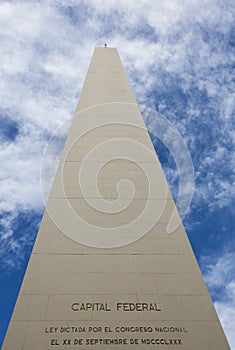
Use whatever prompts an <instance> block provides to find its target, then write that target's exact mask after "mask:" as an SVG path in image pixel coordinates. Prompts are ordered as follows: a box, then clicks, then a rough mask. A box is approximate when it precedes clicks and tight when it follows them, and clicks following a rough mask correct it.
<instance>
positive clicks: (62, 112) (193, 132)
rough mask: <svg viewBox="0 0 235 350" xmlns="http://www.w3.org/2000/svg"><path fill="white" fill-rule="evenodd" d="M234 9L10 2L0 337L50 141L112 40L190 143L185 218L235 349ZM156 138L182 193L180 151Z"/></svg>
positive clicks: (34, 221)
mask: <svg viewBox="0 0 235 350" xmlns="http://www.w3.org/2000/svg"><path fill="white" fill-rule="evenodd" d="M234 15H235V5H234V1H232V0H207V1H205V0H183V1H181V0H159V1H151V0H139V1H138V3H137V2H136V1H132V0H129V1H126V0H102V1H101V0H86V1H80V0H53V1H52V0H42V1H36V0H34V1H33V0H28V1H13V0H12V1H4V0H2V1H1V3H0V74H1V79H0V123H1V124H0V125H1V128H0V142H1V147H0V161H1V168H0V181H1V187H0V188H1V190H0V227H1V233H0V259H1V264H0V297H1V298H0V344H1V341H2V339H3V337H4V334H5V331H6V328H7V324H8V320H9V318H10V315H11V312H12V308H13V306H14V302H15V299H16V297H17V293H18V290H19V288H20V283H21V281H22V278H23V274H24V271H25V268H26V266H27V261H28V258H29V256H30V251H31V249H32V245H33V242H34V239H35V235H36V233H37V229H38V226H39V223H40V219H41V216H42V213H43V208H44V204H43V200H42V196H41V190H40V167H41V160H42V156H43V151H44V148H45V146H46V144H47V142H48V140H49V139H50V137H51V135H52V133H53V131H54V130H55V129H56V128H57V127H58V126H60V125H61V124H62V123H64V122H65V121H66V120H69V119H70V118H71V117H72V115H73V112H74V110H75V107H76V103H77V100H78V97H79V92H80V91H81V88H82V84H83V81H84V78H85V74H86V71H87V68H88V64H89V61H90V58H91V55H92V51H93V48H94V47H95V46H103V45H104V43H105V42H107V43H108V45H109V46H114V47H117V48H118V51H119V54H120V56H121V59H122V62H123V64H124V67H125V69H126V72H127V74H128V77H129V79H130V82H131V84H132V87H133V90H134V92H135V94H136V97H137V100H138V103H139V104H141V105H144V106H147V107H150V108H152V109H154V110H156V111H157V112H159V113H161V115H163V116H164V117H165V118H167V119H168V120H169V121H170V122H171V123H172V124H173V125H174V127H175V128H177V129H178V131H179V132H180V133H181V135H182V137H183V139H184V141H185V143H186V145H187V147H188V149H189V151H190V154H191V157H192V161H193V166H194V176H195V177H194V181H195V191H194V196H193V200H192V203H191V206H190V209H189V213H188V215H187V216H186V217H185V219H184V224H185V227H186V230H187V233H188V235H189V238H190V241H191V244H192V246H193V249H194V252H195V254H196V257H197V259H198V261H199V264H200V267H201V270H202V272H203V274H204V277H205V280H206V283H207V286H208V288H209V290H210V293H211V295H212V298H213V301H214V304H215V307H216V310H217V312H218V315H219V317H220V320H221V322H222V324H223V327H224V330H225V332H226V335H227V337H228V339H229V342H230V345H231V348H232V349H235V335H234V334H235V330H234V324H235V253H234V248H235V235H234V231H235V229H234V227H235V225H234V224H235V215H234V212H235V196H234V192H235V189H234V188H235V187H234V184H235V174H234V173H235V152H234V144H235V128H234V125H235V120H234V110H235V107H234V96H235V76H234V67H235V61H234V57H235V56H234V54H235V16H234ZM147 126H148V125H147ZM151 137H152V140H153V142H154V145H155V147H156V150H157V153H158V155H159V159H160V160H161V162H162V165H163V168H164V171H165V174H166V176H167V179H168V182H169V185H170V187H171V190H172V192H173V194H174V196H175V198H176V199H177V193H178V186H179V179H178V177H177V176H178V175H177V168H176V164H175V161H174V158H173V157H172V156H171V154H170V153H169V151H168V150H167V148H166V147H165V146H164V144H162V143H161V141H159V140H158V139H156V137H155V136H154V134H151Z"/></svg>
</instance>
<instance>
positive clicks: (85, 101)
mask: <svg viewBox="0 0 235 350" xmlns="http://www.w3.org/2000/svg"><path fill="white" fill-rule="evenodd" d="M174 209H175V203H174V200H173V199H172V196H171V193H170V191H169V189H168V186H167V183H166V180H165V177H164V174H163V171H162V168H161V165H160V163H159V161H158V158H157V156H156V154H155V150H154V148H153V145H152V143H151V140H150V138H149V135H148V131H147V129H146V127H145V124H144V122H143V119H142V116H141V114H140V111H139V108H138V105H137V103H136V100H135V97H134V95H133V92H132V90H131V87H130V84H129V81H128V79H127V77H126V74H125V71H124V69H123V66H122V64H121V61H120V58H119V55H118V52H117V50H116V49H115V48H108V47H105V48H96V49H95V51H94V54H93V57H92V60H91V63H90V66H89V70H88V73H87V77H86V80H85V83H84V86H83V90H82V92H81V95H80V99H79V103H78V106H77V109H76V112H75V115H74V118H73V121H72V124H71V127H70V131H69V134H68V137H67V141H66V144H65V147H64V151H63V154H62V156H61V160H60V163H59V167H58V170H57V174H56V177H55V180H54V183H53V186H52V190H51V194H50V197H49V199H48V202H47V205H46V209H45V213H44V216H43V219H42V222H41V225H40V229H39V232H38V235H37V239H36V242H35V245H34V248H33V252H32V254H31V257H30V261H29V264H28V268H27V270H26V273H25V277H24V280H23V283H22V286H21V290H20V293H19V296H18V300H17V303H16V306H15V309H14V312H13V315H12V318H11V322H10V325H9V329H8V332H7V335H6V338H5V342H4V345H3V350H32V349H33V350H48V349H102V350H103V349H128V350H129V349H145V348H146V349H160V350H163V349H164V350H165V349H183V350H194V349H195V350H198V349H200V350H209V349H211V350H226V349H229V345H228V343H227V341H226V338H225V336H224V333H223V330H222V328H221V325H220V322H219V320H218V317H217V315H216V312H215V309H214V307H213V304H212V301H211V299H210V296H209V293H208V291H207V288H206V286H205V283H204V281H203V277H202V275H201V272H200V270H199V267H198V264H197V262H196V260H195V257H194V254H193V251H192V249H191V246H190V243H189V241H188V238H187V235H186V233H185V230H184V227H183V224H182V223H180V218H179V216H177V218H178V219H177V220H178V221H177V220H176V221H177V222H176V224H175V230H174V232H172V233H171V234H169V233H168V232H167V225H168V223H169V220H170V219H171V217H172V212H173V210H174Z"/></svg>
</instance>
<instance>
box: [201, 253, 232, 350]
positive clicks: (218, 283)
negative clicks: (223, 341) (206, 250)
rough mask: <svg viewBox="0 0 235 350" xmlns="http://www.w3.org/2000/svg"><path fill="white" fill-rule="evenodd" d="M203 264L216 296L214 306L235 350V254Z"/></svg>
mask: <svg viewBox="0 0 235 350" xmlns="http://www.w3.org/2000/svg"><path fill="white" fill-rule="evenodd" d="M202 263H203V264H204V270H205V274H204V276H205V280H206V283H207V286H208V288H209V290H210V292H211V293H212V295H215V297H214V299H215V303H214V305H215V308H216V311H217V313H218V316H219V319H220V321H221V324H222V326H223V328H224V331H225V334H226V336H227V338H228V341H229V343H230V346H231V349H235V334H234V325H235V254H234V253H224V254H222V255H221V256H219V257H217V258H216V259H215V258H211V257H207V258H204V259H202ZM218 290H219V291H220V293H219V294H218Z"/></svg>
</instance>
